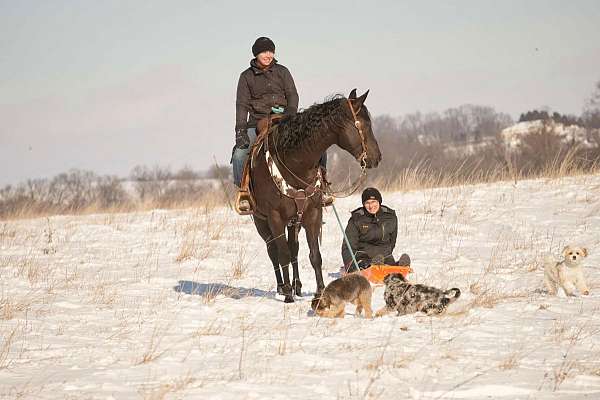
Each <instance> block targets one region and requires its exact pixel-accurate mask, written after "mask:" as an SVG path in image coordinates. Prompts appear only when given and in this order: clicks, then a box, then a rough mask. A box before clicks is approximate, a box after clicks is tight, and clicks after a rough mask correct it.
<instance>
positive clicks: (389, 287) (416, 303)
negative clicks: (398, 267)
mask: <svg viewBox="0 0 600 400" xmlns="http://www.w3.org/2000/svg"><path fill="white" fill-rule="evenodd" d="M383 282H384V283H385V292H384V294H383V297H384V299H385V307H383V308H382V309H380V310H378V311H377V312H376V313H375V316H376V317H381V316H383V315H385V314H388V313H390V312H393V311H396V312H397V313H398V315H405V314H412V313H415V312H418V311H420V312H423V313H426V314H428V315H429V314H441V313H443V312H444V311H445V310H446V307H448V304H450V303H452V302H454V301H455V300H456V299H458V297H459V296H460V289H458V288H452V289H449V290H441V289H438V288H435V287H433V286H427V285H420V284H412V283H410V282H408V281H407V280H406V278H404V276H403V275H402V274H389V275H387V276H386V277H385V278H384V280H383Z"/></svg>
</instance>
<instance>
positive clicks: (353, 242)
mask: <svg viewBox="0 0 600 400" xmlns="http://www.w3.org/2000/svg"><path fill="white" fill-rule="evenodd" d="M346 235H347V236H348V241H349V242H350V246H352V250H353V251H354V254H355V257H356V261H358V265H359V267H360V268H367V267H368V266H369V265H370V264H371V263H372V262H373V261H375V262H376V263H381V261H382V260H383V263H385V264H388V265H394V264H396V261H395V260H394V257H393V256H392V251H393V250H394V247H395V246H396V236H397V235H398V218H397V217H396V212H395V211H394V210H392V209H391V208H389V207H387V206H384V205H381V207H380V209H379V211H378V212H377V214H375V215H373V214H369V213H368V212H367V210H365V208H364V207H359V208H357V209H356V210H354V211H352V216H351V217H350V219H349V220H348V225H347V226H346ZM342 259H343V261H344V265H345V266H346V267H348V266H350V265H351V264H352V255H351V254H350V251H349V250H348V247H347V246H346V242H345V241H344V242H342Z"/></svg>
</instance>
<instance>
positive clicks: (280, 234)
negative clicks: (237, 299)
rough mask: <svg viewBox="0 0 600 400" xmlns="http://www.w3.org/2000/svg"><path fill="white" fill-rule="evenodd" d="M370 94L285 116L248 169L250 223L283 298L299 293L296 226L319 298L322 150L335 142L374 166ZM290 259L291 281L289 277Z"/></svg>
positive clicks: (375, 153) (352, 95) (376, 158)
mask: <svg viewBox="0 0 600 400" xmlns="http://www.w3.org/2000/svg"><path fill="white" fill-rule="evenodd" d="M368 93H369V92H368V91H367V92H366V93H364V94H363V95H362V96H360V97H358V98H357V97H356V89H354V90H352V92H351V93H350V95H349V96H348V98H345V97H342V96H337V97H334V98H333V99H332V100H329V101H327V102H325V103H322V104H315V105H313V106H311V107H310V108H308V109H306V110H305V111H303V112H300V113H298V114H297V115H295V116H293V117H286V118H283V119H282V120H281V121H280V122H279V123H278V124H277V125H275V126H274V127H273V128H272V130H271V133H270V134H269V135H268V136H267V139H266V140H265V141H264V142H263V144H262V148H261V149H260V150H258V153H257V154H258V156H257V157H256V158H255V159H254V160H253V165H252V168H251V172H250V174H251V186H252V191H253V194H254V199H255V203H256V205H255V210H254V216H255V217H254V224H255V225H256V229H257V230H258V233H259V234H260V236H261V237H262V238H263V240H264V241H265V242H266V244H267V252H268V253H269V258H270V259H271V262H272V263H273V267H274V269H275V277H276V279H277V291H278V293H280V294H283V295H284V296H285V302H286V303H289V302H293V301H294V297H293V294H294V293H295V294H296V295H298V296H300V295H301V288H302V283H301V282H300V276H299V273H298V247H299V246H298V235H297V232H298V230H297V229H299V227H300V226H302V227H304V229H305V230H306V240H307V242H308V247H309V249H310V255H309V257H310V262H311V264H312V267H313V269H314V271H315V277H316V280H317V291H316V293H315V297H319V296H320V294H321V291H322V290H323V288H324V287H325V285H324V283H323V273H322V270H321V263H322V261H321V252H320V250H319V236H320V232H321V225H322V220H323V213H322V208H321V197H322V189H323V188H322V183H321V182H320V180H321V179H320V169H319V158H320V157H321V154H323V153H324V152H325V150H327V149H328V148H329V147H330V146H332V145H334V144H337V145H338V146H339V147H341V148H342V149H344V150H346V151H347V152H349V153H350V154H352V155H353V156H354V157H355V158H356V159H357V161H359V162H360V163H361V165H362V166H363V168H373V167H377V165H378V164H379V161H381V152H380V151H379V146H378V144H377V141H376V140H375V137H374V136H373V131H372V129H371V120H370V116H369V112H368V110H367V108H366V106H365V105H364V102H365V99H366V98H367V95H368ZM286 227H287V230H288V235H287V236H288V237H287V238H286ZM290 264H292V266H293V274H294V275H293V282H290V276H289V265H290ZM282 272H283V276H282Z"/></svg>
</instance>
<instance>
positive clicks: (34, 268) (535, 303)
mask: <svg viewBox="0 0 600 400" xmlns="http://www.w3.org/2000/svg"><path fill="white" fill-rule="evenodd" d="M383 198H384V204H387V205H388V206H390V207H392V208H394V209H396V212H397V214H398V220H399V234H398V244H397V246H396V250H395V256H396V257H398V256H399V255H400V254H401V253H402V252H407V253H408V254H410V256H411V258H412V261H413V263H412V266H413V269H414V270H415V272H414V273H413V274H411V275H409V278H410V279H411V280H412V281H414V282H419V283H426V284H430V285H435V286H439V287H442V288H450V287H454V286H457V287H459V288H461V290H462V292H463V295H462V296H461V298H460V299H459V300H458V301H457V302H456V303H453V304H452V305H451V307H450V308H449V310H448V312H447V313H446V314H445V315H442V316H436V317H427V316H424V315H407V316H402V317H396V316H394V315H388V316H385V317H383V318H379V319H374V320H367V319H364V318H355V317H354V308H353V307H352V306H348V307H347V308H346V318H344V319H336V320H333V319H325V318H319V317H317V316H313V314H312V312H311V310H310V299H311V298H312V294H313V291H314V289H315V279H314V274H313V271H312V268H311V266H310V263H309V261H308V254H307V248H306V243H305V240H304V237H303V236H302V242H301V248H300V263H301V271H300V274H301V278H302V282H303V284H304V287H303V290H304V291H305V293H304V297H302V298H299V299H297V301H296V302H295V303H293V304H284V303H283V301H282V299H281V298H279V297H278V296H276V295H275V294H274V288H275V276H274V274H273V271H272V267H271V264H270V261H269V259H268V257H267V254H266V251H265V247H264V244H263V242H262V241H261V240H260V238H259V236H258V234H257V233H256V232H255V230H254V226H253V224H252V221H251V219H250V218H249V217H240V216H237V215H236V214H234V213H233V212H232V211H230V210H229V209H226V208H217V209H191V210H183V211H163V210H157V211H153V212H144V213H131V214H106V215H90V216H81V217H71V216H64V217H63V216H58V217H51V218H49V219H46V218H40V219H35V220H22V221H10V222H0V284H1V286H0V398H9V399H16V398H22V399H140V398H142V399H146V398H147V399H162V398H167V399H178V398H185V399H232V400H233V399H235V400H241V399H302V400H308V399H371V398H374V399H375V398H379V399H392V398H393V399H400V398H408V399H486V398H505V399H586V398H587V399H598V398H600V176H587V177H576V178H565V179H560V180H538V181H525V182H518V183H517V184H516V185H515V184H514V183H510V182H506V183H498V184H493V185H477V186H467V187H461V188H448V189H435V190H425V191H418V192H410V193H383ZM359 203H360V200H359V196H353V197H351V198H349V199H341V200H339V201H338V202H337V203H336V205H337V209H338V211H339V212H340V214H341V215H342V216H343V222H344V224H345V222H346V221H347V218H348V217H349V211H350V210H351V209H354V208H355V207H357V206H358V205H359ZM325 222H326V224H325V225H324V229H323V246H322V254H323V269H324V278H325V282H326V283H328V282H330V281H331V280H333V279H334V278H335V277H337V275H338V274H337V272H338V270H339V267H340V262H341V261H340V244H341V241H342V235H341V232H340V229H339V227H338V226H337V222H336V220H335V216H334V214H333V212H332V211H331V210H328V211H327V212H326V214H325ZM570 243H574V244H581V245H583V246H586V247H587V248H588V250H589V253H590V255H589V257H588V258H587V259H586V260H585V265H586V269H585V273H586V276H587V278H588V284H589V286H590V289H591V295H590V296H582V297H573V298H566V297H564V296H562V297H550V296H546V295H544V294H543V293H540V292H539V291H536V289H540V288H542V276H543V273H542V267H541V262H542V260H543V258H544V256H545V255H546V254H548V253H553V254H555V255H558V254H559V253H560V251H561V249H562V248H563V247H564V245H566V244H570ZM373 303H374V304H373V308H374V309H378V308H380V307H381V306H382V305H383V288H382V287H378V288H376V289H375V292H374V297H373Z"/></svg>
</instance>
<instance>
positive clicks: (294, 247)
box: [287, 224, 302, 296]
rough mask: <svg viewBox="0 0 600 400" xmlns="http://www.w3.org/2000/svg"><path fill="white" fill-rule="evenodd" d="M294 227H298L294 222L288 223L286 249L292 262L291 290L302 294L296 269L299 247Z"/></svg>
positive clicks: (297, 294) (299, 294) (298, 273)
mask: <svg viewBox="0 0 600 400" xmlns="http://www.w3.org/2000/svg"><path fill="white" fill-rule="evenodd" d="M296 229H300V227H296V225H294V224H292V225H288V229H287V232H288V238H287V244H288V249H289V250H290V258H291V264H292V275H293V277H292V291H293V292H294V294H295V295H296V296H302V282H300V272H299V271H298V249H299V248H300V245H299V243H298V236H297V233H296Z"/></svg>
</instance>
